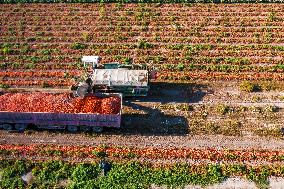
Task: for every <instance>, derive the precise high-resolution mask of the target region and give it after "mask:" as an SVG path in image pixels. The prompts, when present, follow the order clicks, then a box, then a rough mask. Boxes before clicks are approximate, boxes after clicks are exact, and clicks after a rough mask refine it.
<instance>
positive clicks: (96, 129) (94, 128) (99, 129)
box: [93, 127, 104, 133]
mask: <svg viewBox="0 0 284 189" xmlns="http://www.w3.org/2000/svg"><path fill="white" fill-rule="evenodd" d="M103 130H104V128H103V127H93V132H95V133H101V132H103Z"/></svg>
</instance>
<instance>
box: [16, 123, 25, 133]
mask: <svg viewBox="0 0 284 189" xmlns="http://www.w3.org/2000/svg"><path fill="white" fill-rule="evenodd" d="M26 128H27V124H24V123H17V124H15V129H16V130H18V131H24V130H25V129H26Z"/></svg>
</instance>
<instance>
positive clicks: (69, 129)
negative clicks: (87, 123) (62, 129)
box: [67, 125, 78, 133]
mask: <svg viewBox="0 0 284 189" xmlns="http://www.w3.org/2000/svg"><path fill="white" fill-rule="evenodd" d="M67 131H69V132H71V133H75V132H77V131H78V127H77V126H75V125H68V126H67Z"/></svg>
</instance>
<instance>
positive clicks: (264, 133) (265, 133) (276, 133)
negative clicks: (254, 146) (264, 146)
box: [254, 128, 282, 138]
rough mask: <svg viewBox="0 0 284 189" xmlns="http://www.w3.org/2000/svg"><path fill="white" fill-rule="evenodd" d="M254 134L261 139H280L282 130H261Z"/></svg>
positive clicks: (255, 131)
mask: <svg viewBox="0 0 284 189" xmlns="http://www.w3.org/2000/svg"><path fill="white" fill-rule="evenodd" d="M254 134H256V135H258V136H261V137H275V138H280V137H281V136H282V132H281V129H279V128H259V129H256V130H254Z"/></svg>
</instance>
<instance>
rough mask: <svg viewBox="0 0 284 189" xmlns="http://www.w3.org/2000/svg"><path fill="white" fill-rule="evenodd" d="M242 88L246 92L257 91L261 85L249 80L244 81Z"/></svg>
mask: <svg viewBox="0 0 284 189" xmlns="http://www.w3.org/2000/svg"><path fill="white" fill-rule="evenodd" d="M240 90H241V91H245V92H255V91H259V90H260V87H259V85H257V84H254V83H251V82H249V81H243V82H242V83H241V84H240Z"/></svg>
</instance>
